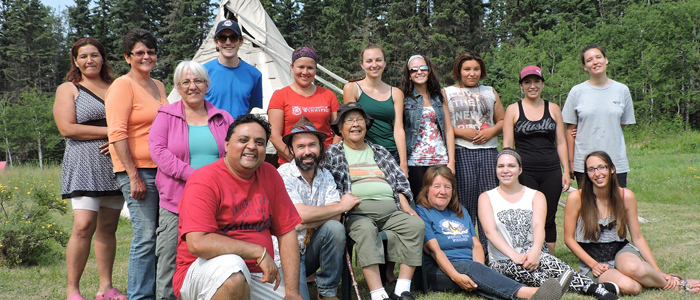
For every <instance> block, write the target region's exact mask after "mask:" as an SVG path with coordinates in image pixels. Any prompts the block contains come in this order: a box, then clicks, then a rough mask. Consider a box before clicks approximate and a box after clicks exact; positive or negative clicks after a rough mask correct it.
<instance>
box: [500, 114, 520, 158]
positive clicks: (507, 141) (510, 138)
mask: <svg viewBox="0 0 700 300" xmlns="http://www.w3.org/2000/svg"><path fill="white" fill-rule="evenodd" d="M519 115H520V111H518V105H517V104H511V105H509V106H508V108H507V109H506V115H505V117H504V118H503V148H507V147H510V148H513V147H514V145H515V120H517V119H518V117H519Z"/></svg>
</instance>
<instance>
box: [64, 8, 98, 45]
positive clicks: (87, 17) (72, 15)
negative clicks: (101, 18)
mask: <svg viewBox="0 0 700 300" xmlns="http://www.w3.org/2000/svg"><path fill="white" fill-rule="evenodd" d="M91 2H92V1H91V0H75V6H68V24H69V27H70V30H69V32H68V40H69V41H75V40H77V39H79V38H83V37H92V36H94V35H95V29H94V27H93V19H92V15H91V14H90V3H91Z"/></svg>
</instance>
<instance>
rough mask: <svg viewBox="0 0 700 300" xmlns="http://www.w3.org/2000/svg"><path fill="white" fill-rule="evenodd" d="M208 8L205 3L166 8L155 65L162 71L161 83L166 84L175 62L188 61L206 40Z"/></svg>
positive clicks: (179, 2) (190, 0) (195, 0)
mask: <svg viewBox="0 0 700 300" xmlns="http://www.w3.org/2000/svg"><path fill="white" fill-rule="evenodd" d="M211 8H212V6H211V5H210V2H209V1H208V0H175V1H173V2H172V3H171V4H170V13H169V14H168V15H167V16H166V17H165V20H164V22H163V29H162V32H163V34H164V35H163V39H162V41H161V43H160V44H159V48H161V49H160V50H161V51H160V53H159V56H158V64H159V65H160V66H161V69H162V70H163V74H164V75H163V80H164V82H163V83H165V84H166V85H167V84H169V83H170V81H171V77H172V73H173V72H174V71H175V66H176V65H177V63H178V61H181V60H186V59H192V57H193V56H194V54H195V53H196V52H197V49H198V48H197V47H198V46H199V45H201V44H202V43H203V42H204V40H205V39H206V37H207V33H208V32H209V28H210V27H211V25H212V24H211V20H213V19H214V18H213V16H214V15H213V12H212V10H211Z"/></svg>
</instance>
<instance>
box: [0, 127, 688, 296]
mask: <svg viewBox="0 0 700 300" xmlns="http://www.w3.org/2000/svg"><path fill="white" fill-rule="evenodd" d="M630 129H632V130H631V131H627V132H626V134H627V145H628V155H629V158H630V165H631V167H632V170H631V171H630V173H629V180H628V185H629V188H630V189H631V190H633V191H634V192H635V193H636V195H637V198H638V201H639V214H640V216H642V217H644V218H646V219H648V220H650V223H646V224H642V225H641V226H642V231H643V232H644V235H645V237H646V238H647V241H648V242H649V246H650V247H651V249H652V252H653V253H654V256H655V258H656V260H657V261H658V263H659V265H660V266H661V269H662V270H664V271H665V272H669V273H679V274H681V275H684V276H686V277H691V278H700V255H699V254H698V252H697V249H700V214H698V213H697V212H698V211H700V201H698V195H700V155H698V154H697V153H698V152H700V150H699V148H700V134H698V132H680V133H673V134H670V135H669V133H668V132H661V133H657V132H654V131H648V132H647V131H644V130H642V129H635V128H634V127H632V128H630ZM0 184H2V186H5V187H10V188H14V187H17V192H18V193H26V192H28V191H31V189H32V188H33V187H38V186H41V187H43V186H46V188H48V189H52V191H54V192H55V193H56V194H57V195H58V194H60V168H58V167H51V168H48V169H45V170H38V169H37V168H16V169H9V170H8V171H6V172H5V173H2V174H0ZM562 218H563V209H561V208H560V211H559V213H558V214H557V224H558V225H559V241H558V243H557V251H556V253H555V255H556V256H557V257H559V258H561V259H562V260H564V261H565V262H567V263H569V264H570V265H573V266H576V265H577V259H576V257H575V256H574V255H573V254H572V253H571V252H570V251H569V250H568V249H567V248H566V247H565V246H564V243H563V239H562V236H563V232H562V231H563V229H562V228H561V224H562V223H563V222H562ZM72 220H73V218H72V214H71V213H70V212H69V213H68V214H66V215H64V216H59V215H57V223H58V224H60V225H61V226H62V227H63V228H64V229H66V230H68V229H69V228H71V224H72ZM131 235H132V230H131V224H130V223H129V222H128V221H122V222H121V223H120V226H119V230H118V231H117V258H116V262H115V268H114V286H115V287H117V288H119V289H120V290H121V291H122V292H125V290H126V279H127V264H128V251H129V243H130V241H131ZM355 274H356V275H357V277H358V280H359V281H360V282H359V285H360V287H361V289H362V297H363V298H364V299H368V298H369V292H368V291H367V285H366V283H365V282H364V280H363V279H362V274H361V272H360V270H359V269H356V270H355ZM65 285H66V268H65V256H63V257H62V258H60V259H57V260H55V261H47V262H44V263H43V264H42V265H40V266H36V267H29V268H15V269H0V299H20V300H22V299H64V298H65ZM97 285H98V280H97V269H96V266H95V258H94V254H93V255H91V256H90V260H89V261H88V264H87V267H86V269H85V273H84V275H83V278H82V281H81V290H82V292H83V295H84V296H86V298H87V299H90V298H91V295H93V294H94V293H96V292H97ZM392 288H393V287H390V288H389V290H391V289H392ZM311 292H312V295H313V294H315V290H314V289H312V290H311ZM415 294H416V295H417V296H418V297H417V299H423V300H427V299H437V300H453V299H465V296H466V299H479V298H478V297H474V296H469V295H468V294H464V293H430V294H428V295H423V294H422V293H420V292H418V291H416V292H415ZM697 297H698V296H697V295H690V294H686V293H680V292H667V291H658V290H647V291H645V292H643V293H642V294H641V295H639V296H635V297H634V299H640V300H643V299H697ZM624 298H626V299H632V298H633V297H624ZM564 299H593V298H591V297H584V296H580V295H576V294H573V293H567V295H566V296H565V297H564Z"/></svg>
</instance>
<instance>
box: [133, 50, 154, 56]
mask: <svg viewBox="0 0 700 300" xmlns="http://www.w3.org/2000/svg"><path fill="white" fill-rule="evenodd" d="M129 54H131V55H133V56H135V57H143V56H144V55H146V54H148V56H156V55H158V53H157V52H156V51H155V50H148V51H136V52H129Z"/></svg>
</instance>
